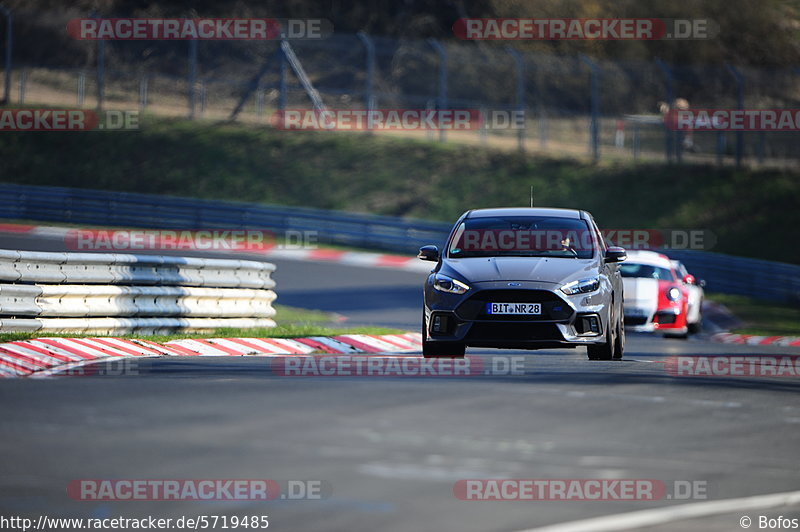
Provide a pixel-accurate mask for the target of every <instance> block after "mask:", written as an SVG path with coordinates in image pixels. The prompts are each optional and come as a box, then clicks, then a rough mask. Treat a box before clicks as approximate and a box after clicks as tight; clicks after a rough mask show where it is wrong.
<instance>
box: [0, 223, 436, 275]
mask: <svg viewBox="0 0 800 532" xmlns="http://www.w3.org/2000/svg"><path fill="white" fill-rule="evenodd" d="M111 230H112V229H109V231H111ZM118 230H120V231H122V230H123V229H118ZM74 231H76V229H74V228H69V227H58V226H49V225H21V224H0V233H15V234H20V233H22V234H29V235H38V236H43V237H51V238H53V237H57V238H66V237H67V235H69V234H70V233H73V232H74ZM182 249H185V251H192V249H191V247H186V248H182ZM170 250H171V251H174V248H170ZM104 251H108V252H109V253H113V252H114V250H104ZM121 251H122V250H121ZM135 251H136V250H130V249H127V250H124V251H122V252H126V253H129V252H130V253H133V252H135ZM204 251H207V252H212V253H213V252H218V253H231V252H234V253H236V252H241V253H250V254H256V255H263V256H264V257H271V258H275V259H287V260H299V261H312V262H335V263H339V264H347V265H350V266H363V267H367V268H392V269H396V270H406V271H413V272H420V273H429V272H430V271H431V268H432V267H431V264H430V263H426V262H422V261H420V260H419V259H417V258H416V257H408V256H406V255H389V254H385V253H370V252H367V251H345V250H340V249H333V248H315V249H282V248H280V247H279V246H275V247H272V248H263V249H255V250H254V249H248V248H247V246H246V245H242V246H241V247H238V248H237V247H235V246H234V247H231V248H230V249H218V250H215V249H207V250H204Z"/></svg>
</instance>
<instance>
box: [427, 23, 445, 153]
mask: <svg viewBox="0 0 800 532" xmlns="http://www.w3.org/2000/svg"><path fill="white" fill-rule="evenodd" d="M428 44H430V45H431V48H433V49H434V51H435V52H436V54H437V55H438V56H439V95H438V97H437V105H436V106H437V108H438V109H439V110H440V111H442V110H445V109H447V107H448V104H447V51H446V50H445V49H444V46H442V45H441V43H439V41H437V40H436V39H428ZM445 140H447V132H446V131H445V130H444V129H440V130H439V142H444V141H445Z"/></svg>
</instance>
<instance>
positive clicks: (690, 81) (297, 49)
mask: <svg viewBox="0 0 800 532" xmlns="http://www.w3.org/2000/svg"><path fill="white" fill-rule="evenodd" d="M11 15H12V14H11V13H9V14H8V16H7V20H8V21H9V24H10V21H11ZM45 15H47V16H45ZM73 15H74V13H73ZM68 18H69V16H68V15H65V14H62V13H47V14H42V13H31V12H19V13H17V14H16V15H15V16H14V18H13V21H14V24H15V25H18V26H20V31H19V32H17V33H16V34H14V38H13V46H14V50H15V51H16V52H15V53H17V55H19V56H21V57H20V58H19V59H17V60H16V64H15V66H14V67H13V76H12V67H11V65H10V55H7V58H8V61H9V63H7V67H6V73H7V78H6V80H7V83H9V84H12V80H13V85H14V86H15V87H16V91H14V90H11V89H10V88H9V87H10V85H8V84H7V85H6V89H7V90H6V95H7V100H8V101H9V102H12V103H15V104H18V105H21V104H23V103H24V102H26V101H29V102H32V103H36V104H59V105H77V106H95V107H98V108H102V107H104V106H106V107H114V108H126V109H134V108H139V109H141V110H148V111H152V112H154V113H160V114H171V115H181V116H188V117H192V118H195V117H205V118H214V119H238V120H243V121H252V122H256V123H267V122H268V120H269V116H270V114H271V113H272V112H273V111H275V110H282V109H286V108H312V107H318V106H319V104H320V102H321V103H324V104H325V105H327V106H328V107H330V108H362V109H364V108H366V109H376V108H411V109H421V108H431V109H434V108H437V109H443V108H469V109H476V110H482V111H484V112H486V113H491V112H492V111H511V110H519V111H523V112H524V115H525V117H526V119H525V120H524V123H523V128H521V129H517V130H510V129H503V130H500V129H490V130H486V129H480V130H478V131H472V132H447V133H445V132H440V133H438V134H435V133H433V132H427V135H428V136H429V137H430V138H435V137H437V136H438V138H439V139H440V140H446V139H450V140H456V141H462V142H471V143H490V144H492V145H493V146H499V147H506V148H509V149H517V148H520V149H527V150H537V151H545V152H548V153H555V154H569V155H589V156H591V157H593V158H595V159H599V158H607V159H615V160H616V159H624V158H628V159H634V160H638V159H646V160H650V161H654V160H669V161H682V160H686V161H692V162H706V163H716V164H737V165H742V164H750V165H768V166H795V165H796V164H797V163H798V162H800V142H798V140H800V139H798V133H797V132H747V133H744V132H737V133H714V132H695V134H693V135H681V134H678V133H676V132H673V131H670V130H668V129H667V128H665V127H664V124H663V120H662V117H661V115H660V114H659V112H658V102H660V101H663V102H674V101H675V100H676V99H678V98H683V99H687V100H688V102H689V104H690V105H691V107H693V108H697V109H701V108H797V107H798V94H799V93H800V91H798V89H799V88H800V69H755V68H744V67H737V66H734V65H715V66H710V65H700V66H692V65H669V64H666V63H664V62H663V61H654V62H645V61H638V62H637V61H601V60H597V59H592V58H590V57H587V56H556V55H547V54H540V53H523V52H519V51H516V50H514V49H512V48H508V47H503V46H495V45H494V44H487V43H473V42H463V41H459V42H445V41H441V42H440V41H436V40H427V41H422V40H397V39H389V38H383V37H377V36H370V35H366V34H363V33H361V34H357V35H353V34H334V35H332V36H330V37H328V38H325V39H320V40H304V41H293V42H292V43H291V45H290V44H289V43H288V41H283V42H280V43H279V42H275V41H271V42H270V41H260V42H255V41H244V42H241V41H107V42H106V41H96V42H92V41H74V40H71V39H69V38H68V37H67V36H66V34H65V30H64V28H65V27H66V23H67V21H68ZM23 30H24V31H23ZM10 35H11V34H10V33H9V39H8V40H7V44H6V51H7V52H8V51H9V48H10V46H11V44H12V39H11V37H10ZM53 43H59V46H58V47H57V49H53V48H54V45H53ZM298 65H302V67H301V68H298ZM302 72H305V73H306V74H307V79H305V78H306V76H305V75H304V74H303V73H302ZM309 84H312V85H313V90H310V89H309V87H310V85H309ZM14 92H16V98H14V94H13V93H14ZM317 95H318V96H319V97H320V98H321V100H320V101H318V102H313V105H312V101H311V100H310V98H309V96H314V97H315V98H316V96H317ZM15 100H16V101H15ZM421 134H422V135H426V133H424V132H422V133H421Z"/></svg>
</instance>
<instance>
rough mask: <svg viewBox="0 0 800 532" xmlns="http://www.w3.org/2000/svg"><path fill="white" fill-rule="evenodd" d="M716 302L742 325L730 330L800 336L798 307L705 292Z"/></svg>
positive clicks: (799, 311) (799, 309) (766, 334)
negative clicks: (725, 308)
mask: <svg viewBox="0 0 800 532" xmlns="http://www.w3.org/2000/svg"><path fill="white" fill-rule="evenodd" d="M706 297H707V298H708V299H709V300H711V301H714V302H716V303H721V304H723V305H725V306H726V307H728V310H730V311H731V312H732V313H733V314H734V315H735V316H736V317H737V318H739V319H740V320H741V321H742V327H740V328H738V329H734V330H732V331H731V332H735V333H740V334H755V335H759V336H762V335H763V336H800V308H797V307H796V306H790V305H781V304H778V303H775V302H773V301H763V300H759V299H753V298H750V297H745V296H737V295H730V294H706Z"/></svg>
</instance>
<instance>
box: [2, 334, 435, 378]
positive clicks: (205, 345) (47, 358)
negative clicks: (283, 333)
mask: <svg viewBox="0 0 800 532" xmlns="http://www.w3.org/2000/svg"><path fill="white" fill-rule="evenodd" d="M421 350H422V337H421V335H420V334H419V333H404V334H384V335H371V334H344V335H340V336H331V337H326V336H311V337H307V338H197V339H185V340H172V341H170V342H166V343H163V344H160V343H157V342H152V341H150V340H144V339H133V340H128V339H124V338H113V337H103V338H35V339H32V340H19V341H16V342H7V343H3V344H0V377H43V376H50V375H57V374H59V373H63V372H65V371H67V370H70V369H73V368H77V367H81V366H83V365H86V364H92V363H95V362H98V361H104V360H122V359H130V358H147V357H163V356H173V357H195V356H292V355H309V354H337V355H345V354H378V353H380V354H386V353H389V354H397V355H400V356H420V354H419V353H420V351H421Z"/></svg>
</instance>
